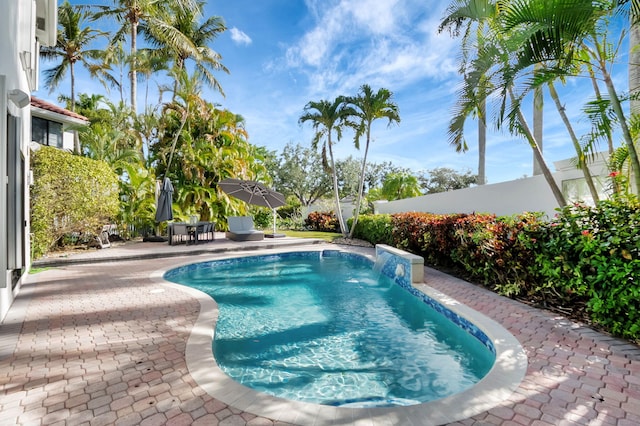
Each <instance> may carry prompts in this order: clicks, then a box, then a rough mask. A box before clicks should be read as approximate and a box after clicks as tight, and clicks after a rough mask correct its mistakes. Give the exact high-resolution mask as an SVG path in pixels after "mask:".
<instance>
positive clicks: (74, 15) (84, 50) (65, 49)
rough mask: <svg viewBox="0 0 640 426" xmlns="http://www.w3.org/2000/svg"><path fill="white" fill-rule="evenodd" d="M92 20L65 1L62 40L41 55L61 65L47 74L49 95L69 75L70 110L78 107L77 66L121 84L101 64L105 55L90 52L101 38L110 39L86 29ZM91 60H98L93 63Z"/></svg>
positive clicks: (60, 13)
mask: <svg viewBox="0 0 640 426" xmlns="http://www.w3.org/2000/svg"><path fill="white" fill-rule="evenodd" d="M87 19H88V13H87V12H86V11H85V10H82V9H79V8H76V7H74V6H72V5H71V4H70V3H69V2H68V1H65V2H64V3H63V4H62V5H60V7H59V8H58V25H59V30H58V36H57V42H56V45H55V46H51V47H47V46H43V47H42V48H41V50H40V55H41V56H42V57H43V58H45V59H48V60H60V63H59V64H58V65H56V66H55V67H53V68H50V69H48V70H46V71H45V86H46V87H47V88H48V89H49V91H50V92H51V91H53V90H54V89H55V88H57V87H58V85H59V84H60V83H61V82H62V80H63V79H64V77H65V76H66V73H67V71H69V74H70V89H71V96H70V103H69V106H70V109H71V111H74V110H75V107H76V68H75V65H76V63H80V64H81V65H82V66H83V67H84V68H86V69H87V70H88V71H89V73H90V74H91V75H92V76H94V77H97V78H98V79H100V81H101V82H102V83H103V84H104V83H106V82H110V83H117V81H116V80H115V79H114V78H113V77H111V75H110V74H109V73H108V70H107V69H105V67H103V66H101V64H100V62H98V61H97V60H98V59H99V58H100V57H101V55H102V51H100V50H97V49H89V48H88V47H89V46H90V45H91V44H92V43H93V42H94V41H95V40H96V39H98V38H99V37H106V36H107V34H106V33H104V32H102V31H99V30H96V29H92V28H89V27H87V26H85V25H84V23H85V20H87ZM91 60H96V61H94V62H92V61H91Z"/></svg>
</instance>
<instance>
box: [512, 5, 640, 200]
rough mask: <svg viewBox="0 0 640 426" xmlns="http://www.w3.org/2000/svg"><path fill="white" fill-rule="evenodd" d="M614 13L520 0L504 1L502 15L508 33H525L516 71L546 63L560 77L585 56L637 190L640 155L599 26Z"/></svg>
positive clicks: (602, 31) (584, 7)
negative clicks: (616, 126) (617, 129)
mask: <svg viewBox="0 0 640 426" xmlns="http://www.w3.org/2000/svg"><path fill="white" fill-rule="evenodd" d="M614 3H616V2H614ZM633 3H634V4H635V2H633ZM615 5H616V4H613V6H615ZM632 8H633V6H632ZM612 11H613V10H612V9H610V8H606V7H602V4H600V3H598V2H596V3H591V2H575V1H571V0H554V1H551V2H550V1H543V0H533V1H530V2H528V3H527V5H526V6H525V5H522V4H520V3H519V2H509V3H506V4H505V7H504V8H503V9H502V14H503V22H504V23H505V26H504V28H505V30H506V31H509V30H511V29H516V28H517V29H518V30H520V31H522V33H523V34H525V31H526V37H525V38H524V39H522V40H521V43H522V44H521V45H520V50H519V52H518V53H517V57H518V63H517V64H516V68H517V69H523V68H525V67H528V66H530V65H532V64H536V63H542V62H546V63H547V64H548V67H549V68H551V69H552V71H551V72H552V73H554V74H556V75H560V76H564V75H567V74H569V73H570V69H571V67H572V66H573V61H574V60H578V61H581V60H583V59H582V57H581V54H586V57H587V58H588V59H587V60H588V61H589V63H590V64H591V65H592V66H593V67H594V69H595V70H596V71H597V72H598V73H599V76H600V78H601V79H602V81H603V82H604V84H605V86H606V88H607V92H608V95H609V101H610V102H611V106H612V108H613V111H614V113H615V115H616V117H617V119H618V123H619V125H620V128H621V131H622V136H623V139H624V142H625V145H626V147H627V150H628V153H629V160H630V163H631V169H632V170H633V174H634V179H635V182H634V184H635V185H634V186H635V189H636V191H640V159H639V157H638V152H637V149H636V147H635V144H634V140H633V137H632V135H631V132H630V129H629V125H628V120H627V118H626V116H625V112H624V108H623V106H622V103H621V101H620V97H619V95H618V92H617V90H616V88H615V85H614V83H613V79H612V77H611V74H610V71H609V68H610V61H611V55H610V53H611V52H610V46H609V45H608V43H606V37H605V34H606V30H605V29H603V28H601V26H602V25H603V24H606V22H607V18H608V17H609V16H610V15H611V13H612ZM603 39H604V40H605V42H603Z"/></svg>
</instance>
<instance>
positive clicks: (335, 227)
mask: <svg viewBox="0 0 640 426" xmlns="http://www.w3.org/2000/svg"><path fill="white" fill-rule="evenodd" d="M304 224H305V226H306V227H307V228H309V230H311V231H320V232H340V223H339V222H338V218H337V217H336V215H335V214H333V212H311V213H309V215H308V216H307V218H306V219H305V221H304Z"/></svg>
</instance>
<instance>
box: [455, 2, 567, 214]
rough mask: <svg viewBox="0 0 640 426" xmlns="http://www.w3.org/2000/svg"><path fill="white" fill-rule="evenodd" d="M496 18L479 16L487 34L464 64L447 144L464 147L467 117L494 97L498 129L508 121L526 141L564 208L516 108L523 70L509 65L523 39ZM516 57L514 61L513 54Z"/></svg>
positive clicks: (527, 127) (530, 132)
mask: <svg viewBox="0 0 640 426" xmlns="http://www.w3.org/2000/svg"><path fill="white" fill-rule="evenodd" d="M494 10H495V9H494ZM501 10H502V9H501ZM500 15H502V12H501V14H500ZM500 15H497V14H495V15H491V14H490V13H484V14H482V15H481V18H480V19H482V20H485V21H486V24H487V28H488V29H489V31H487V32H486V33H484V34H483V35H482V40H481V42H479V43H478V46H479V48H478V50H477V54H476V56H475V58H474V59H473V60H471V61H468V62H466V63H465V64H464V69H463V75H464V81H463V83H464V84H463V87H462V89H461V90H460V91H459V100H458V104H457V109H456V111H455V114H454V117H453V118H452V119H451V122H450V124H449V137H450V143H451V144H452V145H454V146H464V125H465V122H466V119H467V117H468V116H469V115H472V114H473V112H474V111H476V109H477V107H478V105H479V104H480V103H481V102H482V101H483V100H486V98H487V97H488V96H489V95H491V94H496V95H497V96H498V98H499V99H500V102H501V104H500V106H499V108H498V110H499V112H498V115H497V123H496V124H497V125H498V126H501V125H502V124H503V123H504V122H505V121H508V124H509V128H510V130H511V131H512V132H514V133H519V134H520V135H522V136H524V137H525V138H526V140H527V142H528V143H529V146H530V147H531V149H532V150H533V154H534V158H535V159H536V161H537V162H538V164H539V165H540V167H541V169H542V174H543V176H544V178H545V180H546V182H547V184H548V185H549V188H550V189H551V191H552V193H553V195H554V197H555V199H556V201H557V202H558V205H559V206H564V205H565V204H566V200H565V198H564V195H563V194H562V191H561V190H560V188H559V187H558V184H557V183H556V181H555V180H554V179H553V175H552V174H551V170H549V167H548V166H547V165H546V163H545V161H544V158H543V156H542V151H541V150H540V146H539V145H538V142H537V140H536V138H535V135H534V133H533V132H532V131H531V129H530V127H529V125H528V124H527V122H526V119H525V117H524V115H523V114H522V110H521V108H520V105H521V103H522V97H523V96H524V94H526V92H523V94H519V95H517V94H516V93H515V92H514V87H515V84H516V80H517V78H518V77H520V76H521V74H522V71H523V69H522V68H518V67H517V66H516V65H514V64H513V63H512V61H513V60H514V57H513V56H514V55H513V54H514V52H517V49H518V48H520V47H521V46H522V43H524V41H525V40H523V38H524V36H523V35H522V34H520V33H518V32H517V31H515V30H514V31H510V32H507V31H505V30H504V28H503V25H502V24H503V23H502V20H501V16H500ZM468 19H477V18H470V17H468V16H465V17H463V18H461V20H462V21H463V22H464V20H468ZM516 58H518V56H517V55H516Z"/></svg>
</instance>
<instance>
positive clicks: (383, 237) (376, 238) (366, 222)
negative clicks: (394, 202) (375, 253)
mask: <svg viewBox="0 0 640 426" xmlns="http://www.w3.org/2000/svg"><path fill="white" fill-rule="evenodd" d="M349 226H351V219H350V222H349ZM392 236H393V222H392V219H391V215H388V214H378V215H360V216H359V217H358V223H357V224H356V229H354V230H353V237H354V238H358V239H360V240H366V241H369V242H371V243H373V244H387V245H392V244H393V237H392Z"/></svg>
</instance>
